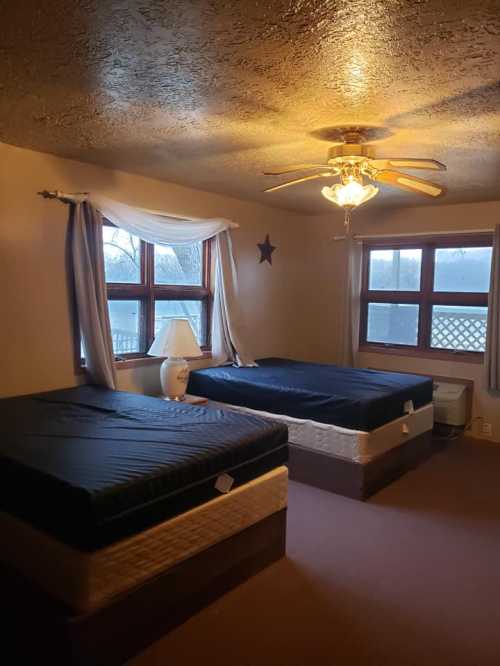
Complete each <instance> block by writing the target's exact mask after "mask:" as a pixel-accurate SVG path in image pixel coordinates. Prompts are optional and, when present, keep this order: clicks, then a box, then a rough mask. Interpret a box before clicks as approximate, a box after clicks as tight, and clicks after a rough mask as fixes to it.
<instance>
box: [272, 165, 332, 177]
mask: <svg viewBox="0 0 500 666" xmlns="http://www.w3.org/2000/svg"><path fill="white" fill-rule="evenodd" d="M277 168H278V169H279V171H264V176H281V175H282V174H284V173H292V172H293V171H302V170H305V169H328V168H329V167H328V165H327V164H295V166H290V167H277Z"/></svg>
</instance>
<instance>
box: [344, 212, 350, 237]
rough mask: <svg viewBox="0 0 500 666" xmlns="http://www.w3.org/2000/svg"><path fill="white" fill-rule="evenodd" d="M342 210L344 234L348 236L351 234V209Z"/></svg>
mask: <svg viewBox="0 0 500 666" xmlns="http://www.w3.org/2000/svg"><path fill="white" fill-rule="evenodd" d="M344 210H345V213H344V226H345V231H346V234H347V235H349V234H350V233H351V209H350V208H344Z"/></svg>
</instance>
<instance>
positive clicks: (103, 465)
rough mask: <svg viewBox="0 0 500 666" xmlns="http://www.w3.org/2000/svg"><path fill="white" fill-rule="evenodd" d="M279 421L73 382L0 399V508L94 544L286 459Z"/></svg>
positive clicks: (84, 546) (83, 546)
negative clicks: (225, 477)
mask: <svg viewBox="0 0 500 666" xmlns="http://www.w3.org/2000/svg"><path fill="white" fill-rule="evenodd" d="M287 441H288V433H287V429H286V427H284V426H283V425H277V424H273V423H270V422H269V421H268V420H265V419H261V418H258V417H255V416H253V415H249V414H235V413H232V412H229V411H227V410H222V409H207V408H205V407H198V406H193V405H187V404H183V403H178V402H165V401H164V400H160V399H158V398H151V397H148V396H144V395H137V394H135V393H124V392H121V391H111V390H109V389H105V388H102V387H99V386H80V387H75V388H69V389H62V390H60V391H50V392H48V393H38V394H35V395H27V396H21V397H15V398H5V399H3V400H0V510H2V511H6V512H7V513H10V514H12V515H14V516H16V517H17V518H20V519H22V520H24V521H26V522H29V523H31V524H32V525H34V526H35V527H37V528H38V529H41V530H43V531H46V532H49V533H50V534H52V535H53V536H55V537H56V538H57V539H59V540H60V541H63V542H65V543H67V544H70V545H72V546H74V547H76V548H78V549H80V550H95V549H97V548H101V547H103V546H105V545H107V544H109V543H114V542H115V541H118V540H120V539H124V538H126V537H128V536H130V535H132V534H136V533H138V532H141V531H143V530H145V529H147V528H149V527H151V526H152V525H156V524H158V523H160V522H162V521H165V520H168V519H169V518H172V517H173V516H176V515H178V514H180V513H183V512H184V511H187V510H189V509H191V508H193V507H195V506H198V505H200V504H203V503H204V502H207V501H209V500H211V499H213V498H214V497H217V496H218V495H219V494H220V493H219V491H218V490H217V488H216V486H215V482H216V480H217V477H218V476H219V475H220V474H222V473H227V474H229V475H230V476H231V477H232V478H233V479H234V487H236V486H239V485H241V484H244V483H247V482H248V481H250V480H251V479H254V478H256V477H258V476H260V475H261V474H265V473H266V472H268V471H269V470H271V469H274V468H275V467H278V466H279V465H282V464H284V463H285V462H286V460H287V452H288V447H287Z"/></svg>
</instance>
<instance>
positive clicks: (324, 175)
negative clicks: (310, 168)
mask: <svg viewBox="0 0 500 666" xmlns="http://www.w3.org/2000/svg"><path fill="white" fill-rule="evenodd" d="M334 175H335V174H333V173H331V172H330V171H325V172H323V173H315V174H313V175H312V176H304V177H303V178H295V179H294V180H289V181H287V182H286V183H280V185H274V187H268V188H267V190H264V192H275V191H276V190H281V188H283V187H290V185H297V184H298V183H303V182H305V181H306V180H315V179H316V178H331V177H332V176H334Z"/></svg>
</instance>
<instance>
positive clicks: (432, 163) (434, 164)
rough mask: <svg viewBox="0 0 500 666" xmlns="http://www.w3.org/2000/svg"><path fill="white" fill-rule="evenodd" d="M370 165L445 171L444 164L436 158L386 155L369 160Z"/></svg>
mask: <svg viewBox="0 0 500 666" xmlns="http://www.w3.org/2000/svg"><path fill="white" fill-rule="evenodd" d="M370 166H372V167H375V169H390V168H392V167H396V168H397V169H429V171H446V165H445V164H441V162H438V161H437V160H425V159H420V158H413V157H394V158H392V157H386V158H384V159H380V160H370Z"/></svg>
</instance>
